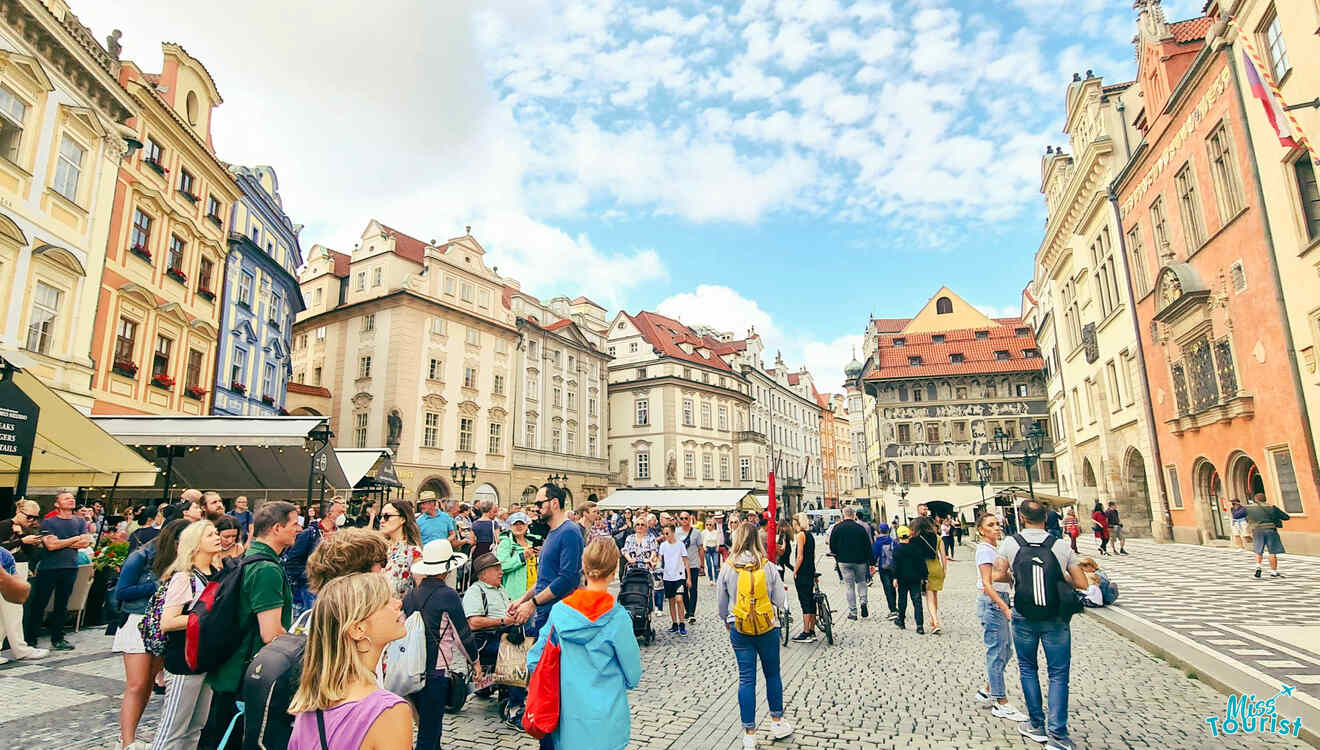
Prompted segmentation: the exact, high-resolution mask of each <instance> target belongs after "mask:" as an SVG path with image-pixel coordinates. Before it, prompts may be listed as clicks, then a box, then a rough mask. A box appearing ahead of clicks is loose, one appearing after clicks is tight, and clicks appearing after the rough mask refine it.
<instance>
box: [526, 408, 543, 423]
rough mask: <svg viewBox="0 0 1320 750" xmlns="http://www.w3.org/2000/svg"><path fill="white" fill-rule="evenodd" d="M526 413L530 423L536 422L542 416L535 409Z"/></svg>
mask: <svg viewBox="0 0 1320 750" xmlns="http://www.w3.org/2000/svg"><path fill="white" fill-rule="evenodd" d="M526 413H527V421H528V422H535V421H536V420H537V418H539V417H540V416H541V413H540V412H538V411H537V410H535V409H529V410H528V411H527V412H526Z"/></svg>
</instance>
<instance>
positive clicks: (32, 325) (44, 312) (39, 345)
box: [27, 281, 63, 354]
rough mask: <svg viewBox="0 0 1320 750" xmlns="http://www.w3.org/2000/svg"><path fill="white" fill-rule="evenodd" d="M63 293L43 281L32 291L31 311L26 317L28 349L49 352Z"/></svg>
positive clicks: (42, 352)
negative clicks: (27, 317)
mask: <svg viewBox="0 0 1320 750" xmlns="http://www.w3.org/2000/svg"><path fill="white" fill-rule="evenodd" d="M62 296H63V293H62V292H60V290H58V289H56V288H55V287H53V286H51V285H49V284H47V283H46V282H44V281H38V282H37V287H36V289H34V290H33V292H32V313H31V315H30V316H29V319H28V334H27V348H28V351H33V352H40V353H41V354H49V353H50V346H51V343H53V342H54V340H55V321H56V319H57V317H58V316H59V314H60V297H62Z"/></svg>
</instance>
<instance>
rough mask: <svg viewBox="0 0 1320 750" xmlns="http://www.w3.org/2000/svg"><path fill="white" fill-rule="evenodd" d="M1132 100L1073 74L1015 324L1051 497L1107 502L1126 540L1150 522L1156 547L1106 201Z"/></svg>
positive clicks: (1149, 470) (1047, 162)
mask: <svg viewBox="0 0 1320 750" xmlns="http://www.w3.org/2000/svg"><path fill="white" fill-rule="evenodd" d="M1137 94H1138V89H1137V88H1136V87H1135V86H1133V85H1132V84H1131V83H1130V82H1129V83H1119V84H1115V85H1105V83H1104V82H1103V80H1102V79H1100V78H1099V77H1097V76H1095V75H1092V73H1091V71H1089V70H1088V71H1086V75H1085V76H1081V75H1076V74H1074V76H1073V81H1072V83H1070V84H1069V86H1068V90H1067V94H1066V96H1065V107H1066V116H1065V120H1064V122H1065V124H1064V129H1063V130H1064V133H1065V134H1066V135H1067V136H1068V138H1069V140H1070V146H1071V148H1070V150H1071V152H1072V153H1071V154H1069V153H1067V152H1065V150H1064V149H1063V147H1057V148H1056V147H1054V146H1051V147H1049V148H1047V149H1046V152H1045V155H1044V156H1043V157H1042V159H1041V193H1043V194H1044V195H1045V201H1046V209H1047V213H1048V220H1047V222H1046V227H1045V236H1044V239H1043V240H1042V241H1041V245H1040V248H1039V249H1038V250H1037V252H1036V258H1035V270H1034V278H1033V280H1032V282H1031V283H1030V284H1029V285H1028V287H1027V289H1026V290H1025V291H1024V294H1023V296H1024V300H1023V318H1024V319H1025V320H1027V321H1028V322H1029V324H1030V326H1031V328H1032V329H1033V330H1034V331H1035V333H1036V336H1037V340H1038V341H1039V342H1040V344H1041V349H1042V350H1043V352H1045V354H1046V357H1045V359H1046V363H1047V366H1046V368H1045V378H1046V386H1047V390H1048V394H1049V411H1050V427H1051V433H1052V434H1053V435H1054V436H1055V437H1056V442H1055V459H1056V462H1057V468H1058V472H1059V492H1060V493H1061V494H1062V495H1064V496H1066V497H1071V498H1075V499H1076V500H1077V502H1078V505H1079V512H1081V511H1085V512H1088V513H1089V511H1090V509H1091V507H1092V506H1093V505H1094V504H1095V503H1097V502H1099V503H1102V504H1107V503H1108V502H1110V501H1113V502H1116V503H1117V504H1118V508H1119V512H1120V517H1121V518H1122V519H1123V525H1124V528H1125V529H1126V530H1127V532H1128V533H1132V534H1139V535H1144V534H1150V533H1151V529H1152V519H1154V521H1155V523H1156V526H1157V527H1158V528H1159V533H1158V534H1157V535H1158V536H1160V537H1161V538H1164V537H1165V534H1166V533H1167V531H1168V523H1167V516H1166V515H1165V513H1163V512H1162V511H1161V510H1159V509H1160V508H1163V507H1164V506H1163V498H1162V494H1161V493H1159V492H1158V491H1157V487H1158V484H1160V477H1159V475H1158V472H1154V471H1153V467H1156V466H1158V465H1159V462H1158V461H1157V460H1156V458H1157V454H1156V453H1155V452H1154V450H1153V440H1152V435H1153V433H1152V431H1151V424H1150V420H1149V419H1148V417H1147V415H1148V414H1149V407H1150V404H1149V400H1148V396H1147V389H1146V387H1145V378H1144V371H1143V369H1142V366H1141V348H1140V345H1139V342H1138V341H1137V335H1136V314H1135V311H1134V309H1133V305H1132V295H1131V291H1130V289H1129V287H1128V284H1127V272H1126V266H1127V259H1126V257H1125V256H1124V255H1123V253H1122V252H1121V246H1122V243H1121V242H1120V240H1119V234H1120V232H1121V227H1120V225H1119V222H1118V215H1117V213H1116V212H1115V211H1114V210H1113V207H1112V205H1111V204H1110V202H1109V200H1108V186H1109V182H1110V181H1111V180H1112V179H1113V178H1114V177H1115V176H1116V175H1117V174H1118V173H1119V171H1120V170H1121V169H1122V168H1123V165H1125V164H1126V163H1127V160H1128V158H1129V157H1130V155H1131V152H1132V149H1133V148H1134V147H1135V145H1136V143H1137V142H1138V141H1139V140H1140V137H1141V134H1140V133H1139V132H1138V131H1137V130H1136V129H1135V128H1133V127H1132V126H1131V125H1130V124H1129V119H1130V118H1128V117H1126V116H1125V115H1127V113H1128V112H1130V111H1136V110H1137V109H1139V108H1140V101H1139V98H1138V96H1137Z"/></svg>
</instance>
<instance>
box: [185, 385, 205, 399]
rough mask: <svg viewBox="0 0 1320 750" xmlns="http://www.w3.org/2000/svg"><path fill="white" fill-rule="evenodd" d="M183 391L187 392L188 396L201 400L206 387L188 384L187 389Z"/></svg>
mask: <svg viewBox="0 0 1320 750" xmlns="http://www.w3.org/2000/svg"><path fill="white" fill-rule="evenodd" d="M184 393H187V394H188V397H189V398H192V399H196V400H198V401H201V400H202V396H205V395H206V389H205V388H202V387H201V386H197V385H190V386H188V388H187V389H185V390H184Z"/></svg>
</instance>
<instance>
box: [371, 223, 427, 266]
mask: <svg viewBox="0 0 1320 750" xmlns="http://www.w3.org/2000/svg"><path fill="white" fill-rule="evenodd" d="M380 226H381V228H382V229H384V230H385V231H386V232H388V233H389V234H390V235H392V236H393V237H394V253H395V254H396V255H398V256H400V257H402V258H405V259H407V260H410V261H412V262H413V263H416V264H417V265H419V266H424V265H426V243H425V242H422V241H421V240H419V239H417V238H416V237H410V236H408V235H406V234H404V233H403V232H400V231H399V230H397V229H394V228H393V227H387V226H385V225H384V224H381V225H380Z"/></svg>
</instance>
